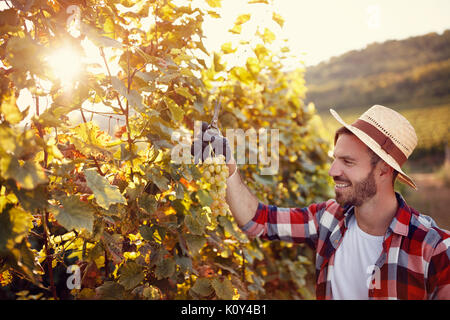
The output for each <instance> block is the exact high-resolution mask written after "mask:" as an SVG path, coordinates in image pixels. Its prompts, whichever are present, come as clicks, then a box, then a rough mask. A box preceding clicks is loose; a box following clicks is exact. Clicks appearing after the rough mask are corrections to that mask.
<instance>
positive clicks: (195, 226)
mask: <svg viewBox="0 0 450 320" xmlns="http://www.w3.org/2000/svg"><path fill="white" fill-rule="evenodd" d="M184 224H185V225H186V227H187V228H188V229H189V231H190V232H191V233H192V234H195V235H199V236H200V235H202V234H203V232H204V231H205V225H204V224H202V223H200V221H199V219H195V218H194V217H193V216H192V215H188V216H185V217H184Z"/></svg>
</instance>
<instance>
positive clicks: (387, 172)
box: [378, 161, 394, 178]
mask: <svg viewBox="0 0 450 320" xmlns="http://www.w3.org/2000/svg"><path fill="white" fill-rule="evenodd" d="M378 164H379V173H380V178H386V177H391V176H392V174H393V173H394V168H392V167H391V166H390V165H388V164H387V163H386V162H384V161H380V162H379V163H378Z"/></svg>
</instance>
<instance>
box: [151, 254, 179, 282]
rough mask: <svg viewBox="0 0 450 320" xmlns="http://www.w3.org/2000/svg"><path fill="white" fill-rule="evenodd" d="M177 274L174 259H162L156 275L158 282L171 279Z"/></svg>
mask: <svg viewBox="0 0 450 320" xmlns="http://www.w3.org/2000/svg"><path fill="white" fill-rule="evenodd" d="M174 273H175V260H174V259H173V258H168V259H161V261H159V263H158V264H157V265H156V269H155V275H156V277H157V278H158V280H161V279H164V278H169V277H171V276H172V275H173V274H174Z"/></svg>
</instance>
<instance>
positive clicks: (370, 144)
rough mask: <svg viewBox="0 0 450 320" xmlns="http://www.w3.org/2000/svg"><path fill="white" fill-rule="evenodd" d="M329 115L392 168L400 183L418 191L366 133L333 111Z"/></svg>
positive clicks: (393, 161) (410, 180)
mask: <svg viewBox="0 0 450 320" xmlns="http://www.w3.org/2000/svg"><path fill="white" fill-rule="evenodd" d="M330 113H331V114H332V116H333V117H334V118H335V119H336V120H337V121H338V122H339V123H340V124H342V125H343V126H344V127H345V128H347V129H348V130H350V132H352V133H353V134H354V135H355V136H356V137H357V138H358V139H359V140H361V141H362V142H363V143H364V144H365V145H367V146H368V147H369V148H370V149H371V150H372V151H373V152H375V153H376V154H377V155H378V156H379V157H380V158H381V159H383V161H384V162H386V163H387V164H388V165H390V166H391V167H392V168H394V169H395V170H396V171H397V172H398V176H397V177H398V179H399V180H400V182H403V183H405V184H406V185H408V186H410V187H411V188H413V189H414V190H418V189H417V186H416V184H415V183H414V181H413V180H412V179H411V178H410V177H409V176H408V175H407V174H406V173H404V172H403V170H402V168H400V166H399V165H398V163H397V161H395V160H394V158H392V157H391V156H390V155H389V154H388V153H387V152H386V151H384V150H383V149H381V147H380V145H379V144H378V143H377V142H375V140H373V139H372V138H371V137H370V136H368V135H367V134H366V133H364V132H363V131H361V130H359V129H358V128H355V127H353V126H352V125H349V124H347V123H346V122H345V121H344V120H343V119H342V118H341V117H340V116H339V115H338V114H337V112H336V111H334V110H333V109H330Z"/></svg>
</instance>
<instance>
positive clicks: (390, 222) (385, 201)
mask: <svg viewBox="0 0 450 320" xmlns="http://www.w3.org/2000/svg"><path fill="white" fill-rule="evenodd" d="M330 111H331V113H332V115H333V116H334V117H335V118H336V119H337V120H338V121H339V122H340V123H341V124H342V125H343V127H342V128H341V129H339V130H338V131H337V132H336V136H335V147H334V161H333V163H332V165H331V168H330V171H329V174H330V176H332V177H333V179H334V182H335V192H336V199H332V200H328V201H327V202H323V203H315V204H311V205H309V206H308V207H305V208H279V207H276V206H271V205H266V204H263V203H261V202H259V201H258V199H257V198H256V197H255V196H254V195H253V194H252V193H251V192H250V190H249V189H248V188H247V187H246V186H245V184H244V182H243V181H242V180H241V177H240V175H239V173H238V172H237V167H236V163H235V161H234V159H233V157H232V156H230V154H231V153H230V152H229V151H230V148H229V146H228V145H227V140H226V138H224V137H222V136H220V135H215V134H212V135H206V137H207V139H208V140H210V141H214V143H215V144H216V146H217V145H221V146H222V145H225V149H224V150H227V152H226V154H227V158H228V166H229V169H230V173H232V174H231V175H230V177H229V178H228V179H227V196H226V197H227V198H226V199H227V202H228V205H229V207H230V210H231V212H232V214H233V216H234V218H235V220H236V221H237V223H238V225H239V226H240V227H241V229H242V230H243V231H244V232H246V233H247V234H248V235H249V236H251V237H256V236H259V237H262V238H265V239H270V240H284V241H291V242H297V243H307V244H308V245H310V246H311V247H312V248H313V249H315V250H316V262H315V263H316V296H317V298H318V299H450V263H449V257H450V249H449V247H450V233H449V232H448V231H446V230H443V229H440V228H438V227H437V226H436V224H435V222H434V221H433V220H432V219H431V218H430V217H428V216H425V215H422V214H420V213H419V212H417V211H416V210H414V209H413V208H411V207H409V206H408V205H407V204H406V202H405V201H404V200H403V198H402V197H401V195H400V194H398V193H396V192H395V191H394V187H393V185H394V180H395V179H396V178H398V179H399V180H400V181H402V182H404V183H406V184H407V185H409V186H410V187H412V188H414V189H417V188H416V186H415V184H414V182H413V181H412V179H411V178H410V177H408V176H407V175H406V174H405V173H404V172H403V171H402V169H401V166H402V164H403V163H404V162H405V161H406V160H407V158H408V157H409V156H410V155H411V153H412V151H413V150H414V148H415V146H416V145H417V137H416V134H415V131H414V128H413V127H412V126H411V125H410V123H409V122H408V121H407V120H406V119H405V118H404V117H403V116H401V115H400V114H399V113H397V112H395V111H394V110H392V109H389V108H386V107H383V106H379V105H375V106H373V107H372V108H370V109H369V110H367V111H366V112H365V113H364V114H363V115H362V116H361V117H360V118H359V119H358V120H357V121H356V122H355V123H353V124H351V125H348V124H346V123H345V122H344V121H343V120H342V119H341V118H340V117H339V115H338V114H337V113H336V112H335V111H334V110H330ZM211 137H214V138H211Z"/></svg>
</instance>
